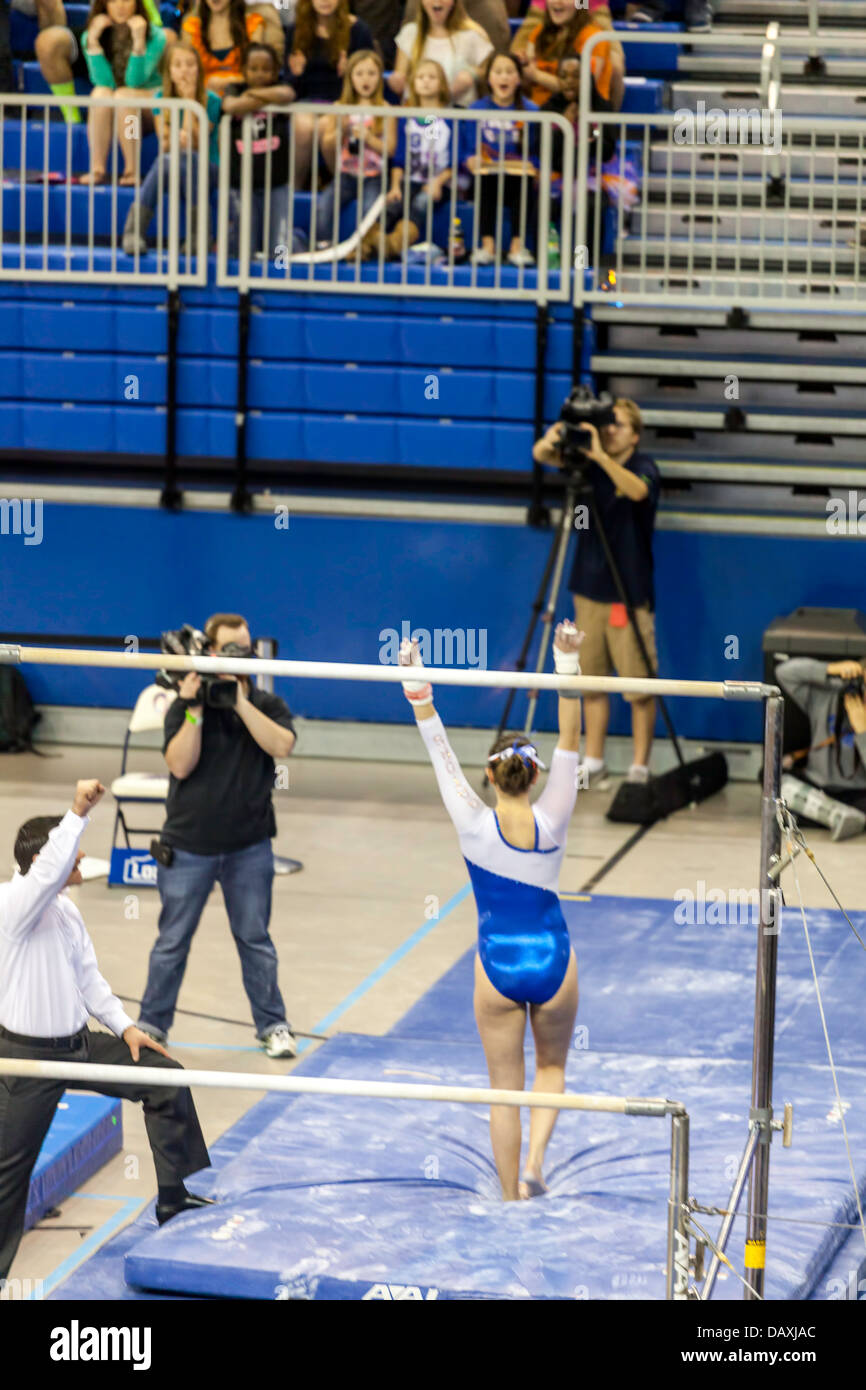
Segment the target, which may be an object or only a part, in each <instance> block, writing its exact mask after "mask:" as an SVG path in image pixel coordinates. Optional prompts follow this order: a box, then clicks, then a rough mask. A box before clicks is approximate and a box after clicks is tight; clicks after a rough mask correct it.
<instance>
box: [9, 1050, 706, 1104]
mask: <svg viewBox="0 0 866 1390" xmlns="http://www.w3.org/2000/svg"><path fill="white" fill-rule="evenodd" d="M0 1076H27V1077H31V1078H34V1079H39V1078H44V1079H45V1080H51V1081H67V1082H71V1083H73V1086H72V1089H73V1090H86V1089H87V1086H88V1083H89V1082H99V1081H102V1082H107V1083H110V1082H114V1083H116V1082H126V1083H128V1084H129V1085H138V1086H141V1085H145V1086H187V1087H192V1086H204V1087H212V1088H214V1089H217V1088H220V1089H225V1090H230V1091H286V1092H289V1093H294V1094H302V1095H330V1096H368V1097H371V1098H384V1099H388V1100H432V1101H458V1102H459V1103H461V1104H463V1105H511V1106H517V1107H522V1106H527V1107H528V1108H529V1109H536V1110H600V1111H607V1112H609V1113H611V1114H619V1115H627V1114H635V1113H639V1111H635V1109H634V1107H635V1106H638V1107H639V1106H641V1105H646V1106H648V1107H650V1113H651V1114H656V1113H658V1111H657V1107H659V1106H665V1107H668V1113H669V1112H670V1109H673V1110H674V1111H676V1112H678V1113H679V1114H681V1113H682V1106H681V1105H678V1104H677V1102H676V1101H669V1100H661V1099H658V1098H649V1099H640V1098H629V1097H627V1096H592V1095H571V1094H568V1093H566V1094H564V1095H563V1094H553V1093H550V1094H548V1093H546V1092H544V1091H491V1090H487V1089H486V1088H484V1087H480V1086H479V1087H474V1086H415V1085H410V1084H403V1083H402V1082H396V1081H351V1080H342V1079H337V1078H330V1077H320V1076H264V1075H262V1076H260V1075H257V1074H256V1073H254V1072H242V1071H187V1070H186V1069H185V1068H178V1069H177V1070H175V1069H172V1070H171V1071H167V1070H166V1069H165V1068H164V1067H140V1066H139V1067H132V1066H129V1067H108V1066H98V1065H96V1064H93V1063H90V1062H37V1061H33V1060H31V1059H29V1058H12V1057H0ZM629 1107H630V1108H629Z"/></svg>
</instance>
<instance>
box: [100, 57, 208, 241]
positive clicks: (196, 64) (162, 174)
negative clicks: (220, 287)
mask: <svg viewBox="0 0 866 1390" xmlns="http://www.w3.org/2000/svg"><path fill="white" fill-rule="evenodd" d="M161 77H162V87H161V90H160V91H159V92H158V93H157V95H158V96H163V97H185V98H186V99H187V100H189V101H197V102H199V103H200V104H201V105H202V106H203V107H204V108H205V110H206V112H207V118H208V125H209V128H210V144H209V149H208V156H209V163H210V169H211V176H210V185H211V187H213V184H214V181H215V179H214V170H215V168H216V163H217V160H218V158H219V143H218V139H217V129H218V126H219V119H220V104H221V102H220V98H219V97H218V96H217V94H216V92H214V91H211V90H210V89H209V88H207V87H206V86H205V80H204V66H203V64H202V61H201V57H200V55H199V53H198V51H197V50H196V49H195V48H193V46H192V44H190V43H189V42H187V40H185V39H183V40H181V42H180V43H176V44H173V45H172V47H171V48H169V49H168V50H167V51H166V54H165V56H164V58H163V62H162V72H161ZM154 121H155V124H156V131H157V135H158V136H159V147H160V153H159V155H158V156H157V158H156V159H155V160H154V162H153V164H152V165H151V166H150V169H149V170H148V172H147V175H146V177H145V178H144V180H143V181H142V185H141V191H140V193H139V195H138V199H137V201H136V202H135V203H133V205H132V207H131V208H130V209H129V212H128V213H127V217H126V222H125V224H124V228H123V234H122V246H123V249H124V251H125V252H126V254H127V255H128V256H134V255H135V254H136V253H138V254H139V255H141V256H143V255H144V254H145V252H146V251H147V229H148V227H149V226H150V224H151V222H152V221H153V215H154V213H155V212H156V207H157V202H158V199H159V185H160V181H161V182H162V186H163V197H164V198H165V197H166V196H167V189H168V177H169V169H170V161H171V155H170V153H169V151H170V149H171V128H170V119H169V117H168V116H167V114H166V113H165V111H164V110H163V111H162V112H161V111H159V110H156V111H155V112H154ZM198 130H199V127H198V122H197V120H196V118H195V116H194V115H193V112H191V111H186V112H184V113H183V115H182V118H181V126H180V130H179V132H178V145H179V148H180V152H181V154H180V168H179V171H178V188H179V190H180V196H181V198H183V199H184V200H186V191H187V186H189V188H190V190H191V193H192V199H191V204H190V206H188V207H187V240H188V242H189V243H190V246H191V248H192V245H194V243H195V233H196V225H195V224H196V211H197V207H198Z"/></svg>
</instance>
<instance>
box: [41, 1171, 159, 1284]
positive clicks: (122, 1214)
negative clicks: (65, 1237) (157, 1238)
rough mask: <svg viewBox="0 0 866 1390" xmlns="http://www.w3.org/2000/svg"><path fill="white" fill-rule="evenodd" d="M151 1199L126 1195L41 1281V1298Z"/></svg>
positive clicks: (76, 1194)
mask: <svg viewBox="0 0 866 1390" xmlns="http://www.w3.org/2000/svg"><path fill="white" fill-rule="evenodd" d="M72 1195H73V1196H78V1195H79V1194H78V1193H73V1194H72ZM81 1195H84V1194H81ZM99 1200H101V1201H104V1200H106V1199H105V1198H100V1199H99ZM121 1200H123V1199H121ZM151 1200H152V1199H151V1198H144V1199H142V1198H141V1197H127V1198H126V1200H125V1201H124V1202H123V1206H122V1207H121V1208H120V1210H119V1211H116V1212H115V1213H114V1215H113V1216H109V1218H108V1220H107V1221H103V1223H102V1225H101V1226H97V1228H96V1230H95V1231H91V1233H90V1235H89V1236H88V1237H87V1240H85V1241H84V1243H83V1244H82V1245H80V1246H79V1247H78V1249H77V1250H76V1251H74V1252H73V1254H71V1255H67V1256H66V1259H65V1260H61V1262H60V1264H59V1265H58V1266H57V1268H56V1269H53V1270H52V1271H51V1273H50V1274H49V1276H48V1278H47V1279H44V1280H43V1281H42V1298H43V1299H44V1298H45V1297H46V1296H47V1295H48V1294H50V1293H51V1291H52V1290H53V1289H56V1288H57V1285H58V1284H59V1283H61V1281H62V1280H63V1279H65V1278H66V1276H67V1275H68V1274H71V1273H72V1271H73V1270H74V1269H75V1268H76V1267H77V1266H78V1265H79V1264H82V1263H83V1262H84V1261H85V1260H86V1259H88V1257H89V1256H90V1255H92V1254H93V1252H94V1251H95V1250H97V1249H98V1248H99V1246H100V1245H103V1244H104V1242H105V1241H106V1240H107V1239H108V1237H109V1236H113V1235H114V1232H115V1231H116V1230H118V1228H119V1227H120V1226H122V1225H124V1224H125V1223H126V1220H127V1217H131V1216H133V1215H134V1214H135V1213H137V1212H138V1211H140V1210H141V1208H142V1207H144V1206H146V1205H147V1203H148V1201H151ZM30 1298H31V1301H38V1300H36V1298H35V1295H34V1294H31V1295H30Z"/></svg>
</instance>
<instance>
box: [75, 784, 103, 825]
mask: <svg viewBox="0 0 866 1390" xmlns="http://www.w3.org/2000/svg"><path fill="white" fill-rule="evenodd" d="M104 796H105V788H104V786H103V785H102V783H101V782H99V781H97V779H96V778H95V777H94V778H91V779H90V780H89V781H84V782H76V784H75V796H74V797H73V800H72V809H73V811H74V812H75V814H76V816H86V815H88V814H89V813H90V812H91V811H92V810H93V808H94V806H95V805H96V803H97V802H98V801H101V800H102V798H103V797H104Z"/></svg>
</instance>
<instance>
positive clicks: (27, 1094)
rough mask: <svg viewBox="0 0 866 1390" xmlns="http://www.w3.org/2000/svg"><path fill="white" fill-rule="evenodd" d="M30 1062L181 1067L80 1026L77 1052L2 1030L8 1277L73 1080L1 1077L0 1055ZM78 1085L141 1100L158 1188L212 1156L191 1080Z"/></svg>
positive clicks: (1, 1269)
mask: <svg viewBox="0 0 866 1390" xmlns="http://www.w3.org/2000/svg"><path fill="white" fill-rule="evenodd" d="M4 1057H15V1058H32V1059H33V1060H34V1061H41V1062H47V1061H63V1062H94V1063H99V1064H101V1065H103V1066H104V1065H108V1066H135V1065H138V1066H142V1067H166V1068H168V1067H180V1063H179V1062H175V1061H174V1060H173V1059H172V1058H169V1057H163V1056H162V1054H161V1053H159V1052H154V1051H153V1050H152V1049H151V1048H142V1050H141V1055H140V1061H139V1062H138V1063H134V1062H133V1060H132V1054H131V1053H130V1051H129V1048H128V1047H127V1045H126V1043H125V1042H124V1041H123V1039H122V1038H117V1037H115V1036H114V1034H113V1033H92V1032H90V1031H89V1030H85V1033H84V1038H83V1045H82V1046H81V1047H79V1048H76V1049H75V1050H74V1051H65V1050H59V1049H56V1048H48V1047H38V1048H37V1047H32V1046H29V1045H24V1044H21V1043H15V1042H11V1041H10V1040H9V1039H8V1038H4V1037H3V1036H2V1034H0V1279H5V1278H6V1276H7V1275H8V1273H9V1269H10V1268H11V1265H12V1261H13V1260H14V1258H15V1252H16V1251H17V1249H18V1245H19V1243H20V1240H21V1235H22V1232H23V1229H24V1213H25V1211H26V1209H27V1196H28V1192H29V1187H30V1174H31V1173H32V1172H33V1168H34V1166H35V1164H36V1160H37V1158H38V1157H39V1151H40V1149H41V1148H42V1141H43V1140H44V1138H45V1135H46V1134H47V1132H48V1128H49V1126H50V1124H51V1121H52V1119H53V1118H54V1112H55V1110H56V1109H57V1104H58V1101H59V1100H60V1098H61V1096H62V1095H63V1092H64V1091H65V1090H66V1089H67V1087H74V1086H75V1082H63V1081H44V1080H42V1079H40V1078H36V1077H23V1076H4V1075H3V1065H2V1058H4ZM81 1088H82V1089H84V1090H88V1091H97V1092H98V1093H99V1094H100V1095H104V1096H117V1097H118V1098H119V1099H121V1100H133V1101H141V1103H142V1105H143V1107H144V1122H145V1127H146V1129H147V1137H148V1141H149V1143H150V1148H151V1152H152V1154H153V1162H154V1167H155V1168H156V1180H157V1183H158V1184H159V1186H160V1187H173V1186H177V1185H178V1184H180V1183H182V1182H183V1179H184V1178H186V1177H188V1176H189V1174H190V1173H195V1172H197V1171H198V1169H199V1168H209V1167H210V1158H209V1157H208V1151H207V1147H206V1145H205V1142H204V1136H203V1135H202V1132H201V1126H200V1125H199V1122H198V1116H197V1115H196V1112H195V1106H194V1105H193V1100H192V1094H191V1092H190V1090H189V1089H188V1087H176V1088H174V1087H171V1086H146V1085H141V1086H137V1085H136V1084H135V1083H134V1082H132V1083H129V1082H118V1083H117V1084H116V1085H114V1084H113V1083H112V1082H105V1081H99V1082H92V1081H90V1080H88V1079H87V1078H86V1077H82V1080H81Z"/></svg>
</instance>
